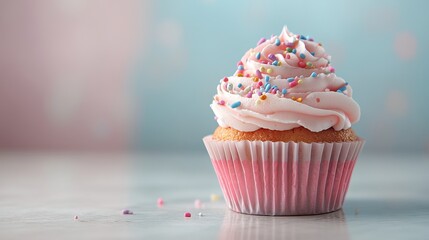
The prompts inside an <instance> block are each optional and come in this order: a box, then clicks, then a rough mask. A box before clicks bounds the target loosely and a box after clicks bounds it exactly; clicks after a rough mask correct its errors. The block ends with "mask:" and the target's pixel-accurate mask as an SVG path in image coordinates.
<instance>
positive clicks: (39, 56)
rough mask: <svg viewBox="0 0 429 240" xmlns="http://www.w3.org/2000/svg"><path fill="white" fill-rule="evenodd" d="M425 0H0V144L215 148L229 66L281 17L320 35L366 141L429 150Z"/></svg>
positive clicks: (372, 147) (10, 147) (388, 148)
mask: <svg viewBox="0 0 429 240" xmlns="http://www.w3.org/2000/svg"><path fill="white" fill-rule="evenodd" d="M428 8H429V3H428V2H427V1H387V0H384V1H369V0H365V1H339V0H338V1H337V0H336V1H280V0H278V1H226V0H225V1H221V0H194V1H191V0H189V1H165V0H158V1H155V0H152V1H149V0H147V1H114V0H107V1H101V0H88V1H83V0H40V1H26V0H1V1H0V149H1V150H3V151H38V150H40V151H44V150H49V151H163V152H165V151H172V152H181V151H204V147H203V144H202V141H201V138H202V137H203V136H205V135H207V134H210V133H211V132H212V131H213V130H214V128H215V127H216V122H215V121H214V120H213V114H212V111H211V109H210V108H209V104H210V102H211V99H212V96H213V94H214V93H215V88H216V85H217V83H218V80H219V79H220V78H222V77H224V76H225V75H231V74H233V72H234V70H235V63H236V62H237V60H239V59H240V58H241V56H242V55H243V53H244V52H245V51H246V50H248V49H249V48H251V47H253V46H254V45H255V44H256V42H257V41H258V40H259V39H260V38H261V37H267V36H270V35H271V34H279V33H280V31H281V29H282V27H283V25H287V26H288V27H289V29H290V30H291V31H292V32H294V33H302V34H305V35H310V36H314V37H315V39H316V41H320V42H322V43H323V44H324V45H325V49H326V50H327V52H328V53H330V55H331V56H332V62H333V66H334V67H335V68H336V69H337V74H338V75H339V76H341V77H343V78H344V79H346V80H347V81H348V82H350V84H351V86H352V87H353V89H354V98H355V99H356V101H357V102H359V103H360V106H361V109H362V118H361V121H360V122H359V123H358V124H356V125H355V127H354V128H355V130H356V131H357V132H358V133H359V135H361V136H362V137H364V138H366V139H367V144H366V147H365V151H367V152H416V151H417V152H427V153H429V127H428V118H429V107H428V106H427V103H428V102H429V94H427V89H428V87H429V82H428V81H427V79H426V78H427V68H426V63H427V61H426V56H428V55H429V47H428V43H429V31H428V27H429V15H428V14H427V9H428Z"/></svg>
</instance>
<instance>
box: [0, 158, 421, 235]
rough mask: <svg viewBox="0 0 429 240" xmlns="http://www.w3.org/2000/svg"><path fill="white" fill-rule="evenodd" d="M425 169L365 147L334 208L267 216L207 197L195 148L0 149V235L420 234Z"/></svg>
mask: <svg viewBox="0 0 429 240" xmlns="http://www.w3.org/2000/svg"><path fill="white" fill-rule="evenodd" d="M428 172H429V156H428V155H409V154H408V155H407V154H400V155H398V154H395V155H394V154H378V155H376V154H365V153H364V154H362V155H361V156H360V158H359V160H358V163H357V165H356V167H355V171H354V173H353V177H352V181H351V185H350V187H349V192H348V194H347V198H346V202H345V206H344V207H343V209H342V210H340V211H337V212H333V213H329V214H322V215H315V216H299V217H298V216H295V217H267V216H250V215H244V214H238V213H235V212H232V211H230V210H228V209H226V205H225V202H224V201H223V198H222V197H221V198H220V199H219V200H218V201H212V200H213V199H211V198H212V197H213V196H216V195H219V196H221V191H220V188H219V186H218V183H217V179H216V176H215V174H214V171H213V168H212V166H211V163H210V160H209V157H208V155H207V154H206V153H204V152H199V153H198V152H197V153H186V152H183V153H141V154H117V153H103V154H96V153H80V154H77V153H43V152H34V153H29V152H27V153H12V152H3V153H0V239H104V240H105V239H429V174H428ZM158 198H162V199H163V201H164V204H163V205H162V206H159V205H158V204H157V200H158ZM196 199H199V200H200V201H201V203H202V205H201V206H200V207H199V208H196V206H195V204H194V202H195V200H196ZM123 209H129V210H131V211H132V212H133V213H134V214H132V215H123V214H122V210H123ZM185 212H190V213H191V214H192V216H191V217H190V218H185V217H184V216H183V214H184V213H185ZM199 213H201V214H202V216H199V215H198V214H199ZM75 216H78V219H77V220H75V219H74V217H75Z"/></svg>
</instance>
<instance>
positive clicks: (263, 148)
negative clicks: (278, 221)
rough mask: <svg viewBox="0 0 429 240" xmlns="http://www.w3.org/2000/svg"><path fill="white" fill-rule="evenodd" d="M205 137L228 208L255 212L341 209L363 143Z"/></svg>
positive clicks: (304, 211)
mask: <svg viewBox="0 0 429 240" xmlns="http://www.w3.org/2000/svg"><path fill="white" fill-rule="evenodd" d="M203 141H204V144H205V146H206V148H207V150H208V153H209V155H210V158H211V161H212V164H213V167H214V169H215V172H216V175H217V177H218V180H219V184H220V187H221V189H222V192H223V195H224V197H225V200H226V203H227V205H228V207H229V208H230V209H232V210H233V211H236V212H240V213H246V214H256V215H308V214H320V213H327V212H332V211H335V210H338V209H340V208H341V207H342V205H343V202H344V198H345V196H346V193H347V189H348V186H349V182H350V178H351V175H352V171H353V168H354V165H355V163H356V160H357V156H358V155H359V153H360V151H361V149H362V147H363V145H364V143H365V141H364V140H362V139H359V140H358V141H354V142H340V143H303V142H299V143H296V142H269V141H266V142H262V141H216V140H213V139H212V137H211V135H210V136H206V137H204V138H203Z"/></svg>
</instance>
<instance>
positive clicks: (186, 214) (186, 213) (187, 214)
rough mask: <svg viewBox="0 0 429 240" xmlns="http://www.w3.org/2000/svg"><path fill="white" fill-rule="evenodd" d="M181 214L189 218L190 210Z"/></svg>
mask: <svg viewBox="0 0 429 240" xmlns="http://www.w3.org/2000/svg"><path fill="white" fill-rule="evenodd" d="M183 216H185V217H186V218H190V217H191V216H192V215H191V213H190V212H185V214H183Z"/></svg>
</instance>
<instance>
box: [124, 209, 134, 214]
mask: <svg viewBox="0 0 429 240" xmlns="http://www.w3.org/2000/svg"><path fill="white" fill-rule="evenodd" d="M122 214H123V215H132V214H134V213H133V212H132V211H130V210H128V209H124V210H122Z"/></svg>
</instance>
